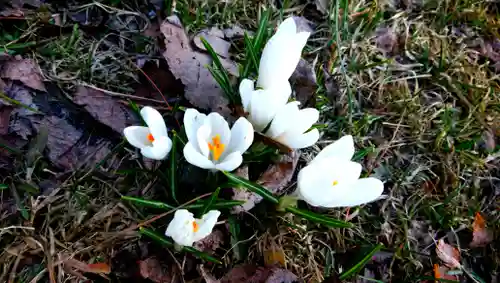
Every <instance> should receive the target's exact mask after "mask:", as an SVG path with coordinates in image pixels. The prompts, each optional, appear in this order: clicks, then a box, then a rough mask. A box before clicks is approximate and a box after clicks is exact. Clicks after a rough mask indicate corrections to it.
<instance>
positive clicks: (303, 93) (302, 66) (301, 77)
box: [290, 59, 318, 107]
mask: <svg viewBox="0 0 500 283" xmlns="http://www.w3.org/2000/svg"><path fill="white" fill-rule="evenodd" d="M290 81H291V82H292V84H293V89H294V90H295V98H296V100H297V101H299V102H300V105H301V106H302V107H306V106H309V105H312V106H314V104H315V96H314V94H315V93H316V90H317V89H318V83H317V81H316V72H315V71H314V65H313V64H309V63H308V62H307V61H306V60H304V59H300V61H299V64H298V65H297V68H296V69H295V71H294V72H293V74H292V76H291V77H290Z"/></svg>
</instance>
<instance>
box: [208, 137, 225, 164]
mask: <svg viewBox="0 0 500 283" xmlns="http://www.w3.org/2000/svg"><path fill="white" fill-rule="evenodd" d="M225 147H226V145H225V144H223V143H221V142H220V135H216V136H215V137H213V138H212V142H211V143H208V149H210V151H211V152H212V157H213V159H214V160H215V161H217V160H219V158H220V156H221V155H222V153H223V152H224V148H225Z"/></svg>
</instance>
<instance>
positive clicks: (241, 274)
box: [200, 264, 304, 283]
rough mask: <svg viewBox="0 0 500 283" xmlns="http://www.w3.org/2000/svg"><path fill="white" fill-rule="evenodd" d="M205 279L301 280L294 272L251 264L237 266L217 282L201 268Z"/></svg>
mask: <svg viewBox="0 0 500 283" xmlns="http://www.w3.org/2000/svg"><path fill="white" fill-rule="evenodd" d="M200 273H202V276H203V278H204V279H205V280H206V281H207V283H242V282H246V283H298V282H304V281H302V280H299V279H298V278H297V276H296V275H295V274H293V273H292V272H290V271H288V270H286V269H282V268H277V267H274V268H266V267H257V266H255V265H251V264H243V265H237V266H235V267H233V268H232V269H231V270H229V272H228V273H227V274H226V275H224V276H223V277H222V278H221V279H219V280H217V279H215V277H214V276H212V275H211V274H210V273H208V272H206V271H205V270H203V269H202V268H201V272H200Z"/></svg>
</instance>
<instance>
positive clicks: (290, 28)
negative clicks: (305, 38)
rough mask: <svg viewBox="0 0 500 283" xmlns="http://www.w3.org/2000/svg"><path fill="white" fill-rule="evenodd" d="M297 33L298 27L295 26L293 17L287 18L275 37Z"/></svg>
mask: <svg viewBox="0 0 500 283" xmlns="http://www.w3.org/2000/svg"><path fill="white" fill-rule="evenodd" d="M296 33H297V25H296V24H295V20H294V19H293V17H288V18H286V19H285V20H284V21H283V22H282V23H281V24H280V25H279V26H278V29H277V30H276V33H275V34H274V36H282V35H284V34H287V35H294V34H296Z"/></svg>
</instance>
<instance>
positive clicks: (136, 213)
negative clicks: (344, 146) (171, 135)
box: [0, 0, 500, 282]
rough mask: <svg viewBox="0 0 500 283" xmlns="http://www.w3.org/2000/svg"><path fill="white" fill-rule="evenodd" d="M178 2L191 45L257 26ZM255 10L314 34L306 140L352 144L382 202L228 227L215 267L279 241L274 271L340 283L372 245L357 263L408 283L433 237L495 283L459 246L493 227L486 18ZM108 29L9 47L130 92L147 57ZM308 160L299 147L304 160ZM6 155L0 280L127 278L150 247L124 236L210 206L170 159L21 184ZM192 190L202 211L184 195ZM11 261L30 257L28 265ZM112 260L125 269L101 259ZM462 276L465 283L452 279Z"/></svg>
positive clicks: (423, 267) (381, 5) (496, 90)
mask: <svg viewBox="0 0 500 283" xmlns="http://www.w3.org/2000/svg"><path fill="white" fill-rule="evenodd" d="M176 2H177V4H176V5H177V6H176V9H177V11H179V12H180V17H181V19H182V21H183V23H184V24H185V25H186V28H187V29H188V30H189V32H190V34H192V33H195V32H197V31H199V30H201V29H203V28H204V27H206V26H213V25H217V26H223V27H225V26H232V25H234V24H238V25H241V26H243V27H245V28H248V29H249V30H252V31H256V30H257V29H258V27H259V25H258V20H257V19H259V18H260V16H261V15H262V12H263V9H262V8H263V5H262V3H261V1H229V2H224V1H219V2H217V3H216V4H214V3H212V2H211V1H202V2H201V3H199V1H189V0H182V1H176ZM197 3H199V4H197ZM408 3H409V4H408ZM109 5H110V6H109V7H111V8H109V9H108V11H109V12H110V13H115V12H117V11H118V10H116V9H119V10H127V9H130V12H133V13H137V12H138V10H137V11H136V10H134V9H135V8H134V7H135V6H133V7H128V6H119V4H117V5H112V4H109ZM266 8H267V9H269V11H270V16H269V21H270V23H273V24H274V23H276V22H277V21H278V20H279V19H280V18H284V17H286V16H288V15H290V14H295V15H300V14H303V15H305V16H306V17H307V18H308V19H310V20H312V21H313V22H314V23H315V24H316V25H317V26H316V29H315V30H316V32H315V33H314V34H313V35H312V38H311V40H310V41H309V44H308V46H307V48H306V52H305V58H306V59H307V60H309V61H312V60H314V59H315V58H318V64H317V72H316V73H317V76H318V77H317V80H318V82H319V86H318V90H317V93H316V94H317V96H318V99H317V105H316V106H317V108H318V109H319V110H320V111H321V117H322V121H320V122H321V123H322V124H324V125H325V127H323V128H322V129H321V131H322V133H323V136H322V140H321V141H320V144H322V145H324V144H327V143H329V142H330V141H332V140H336V139H337V138H339V137H340V136H342V135H344V134H352V135H353V136H354V137H355V142H356V146H357V153H358V154H359V156H358V157H357V158H359V160H360V162H362V163H363V167H364V168H366V172H364V174H366V175H372V174H373V175H375V176H377V177H379V178H381V179H382V180H384V181H386V188H385V192H384V193H385V194H386V195H387V197H386V198H385V199H383V200H380V201H378V202H375V203H372V204H370V205H366V206H361V207H356V208H351V209H350V210H347V209H333V210H328V211H321V212H324V213H325V214H327V215H329V216H331V217H332V218H336V219H341V220H348V221H349V222H351V223H352V224H353V227H351V228H349V229H328V228H325V227H324V226H320V225H317V224H314V223H312V222H309V221H307V220H304V219H301V218H299V217H296V216H294V215H291V214H286V213H274V212H271V211H272V209H269V204H262V205H259V206H258V207H257V208H256V209H254V210H252V211H250V213H249V214H247V215H243V216H240V217H231V218H230V220H228V223H229V225H228V226H230V227H229V228H228V230H229V234H230V238H231V239H230V242H231V243H230V244H227V245H225V246H224V247H223V248H221V250H218V251H217V256H218V257H217V258H221V260H222V261H223V263H224V264H225V265H224V268H225V267H227V268H229V267H230V266H232V265H234V264H235V263H236V262H243V261H247V262H254V263H261V262H262V259H263V254H264V252H265V251H266V250H268V249H269V247H270V246H273V245H276V244H277V245H279V246H280V247H282V248H283V251H284V253H285V259H286V266H287V268H288V269H290V270H291V271H292V272H294V273H295V274H297V275H298V276H299V277H300V278H303V279H304V280H305V281H306V282H322V281H323V280H325V279H326V278H329V277H330V276H334V274H344V276H345V277H347V275H349V276H351V275H352V277H349V278H350V279H346V280H352V282H354V281H355V279H356V276H358V277H357V278H358V279H359V278H361V277H360V276H366V273H360V274H358V275H354V273H353V274H351V273H349V270H353V269H352V268H354V269H356V268H357V267H359V263H360V262H362V263H363V264H364V263H365V261H362V259H366V255H369V252H370V251H371V250H373V249H374V248H376V249H379V248H381V251H380V252H379V253H381V252H383V253H384V254H385V255H386V257H385V259H383V260H380V261H372V262H368V263H367V265H366V267H367V268H368V269H370V270H376V273H377V274H376V275H377V278H378V280H380V281H381V282H422V279H421V278H423V277H425V276H426V277H427V278H432V266H433V264H435V263H440V261H439V259H438V258H437V256H436V254H435V252H434V250H435V242H434V240H435V239H438V238H443V237H446V238H447V240H448V241H449V242H451V243H455V244H459V246H460V251H461V255H462V263H463V264H464V266H465V268H467V269H468V270H469V271H471V272H473V273H474V274H476V275H477V278H480V279H482V280H483V281H484V282H493V281H492V280H493V278H495V276H498V270H499V264H500V258H499V256H498V249H499V248H500V247H499V246H498V243H493V244H491V245H489V246H488V247H487V248H482V249H481V248H479V249H471V248H469V247H468V243H469V242H470V240H471V237H472V222H473V220H474V215H475V213H476V212H478V211H480V212H481V213H482V214H483V215H484V217H485V219H486V221H487V223H488V227H489V228H490V229H491V230H492V231H495V232H496V233H498V229H499V228H500V224H499V223H500V216H499V213H498V204H499V203H498V201H499V199H498V190H499V189H498V185H499V182H498V180H499V171H498V166H499V165H500V164H499V160H498V157H497V156H498V149H499V148H498V146H497V145H496V141H497V139H496V137H497V136H498V133H499V126H500V124H499V123H498V121H500V120H499V119H498V118H500V113H499V108H498V105H499V104H500V86H499V77H498V73H495V70H494V68H492V66H491V65H492V63H494V62H489V61H488V60H487V59H486V58H485V57H484V56H482V55H481V52H480V50H481V44H483V45H484V44H485V43H487V42H489V41H491V40H492V38H493V39H494V38H499V36H498V27H499V21H498V8H496V9H497V10H495V7H494V4H493V3H487V2H484V1H468V0H446V1H438V2H435V1H401V2H400V1H367V0H354V1H331V6H330V15H329V16H324V15H321V14H319V13H318V12H317V11H316V10H315V7H314V5H313V4H307V5H305V4H303V1H283V4H282V6H279V5H278V4H276V6H266ZM346 11H348V12H346ZM16 25H18V24H16ZM36 26H37V24H35V23H33V22H31V21H29V22H27V23H26V24H23V25H19V26H16V28H12V29H4V30H5V31H6V34H4V35H2V37H0V40H1V42H2V44H3V45H5V46H6V47H8V46H9V44H8V43H9V42H12V44H14V43H15V44H22V43H30V42H32V41H33V38H35V36H36V34H37V32H38V30H37V29H35V28H33V27H36ZM11 31H12V32H11ZM7 32H8V34H7ZM113 33H114V32H113V31H110V30H107V31H103V32H98V33H91V32H88V31H86V30H84V29H82V28H81V27H79V26H77V25H75V26H71V27H70V28H69V29H64V32H62V33H61V34H58V35H57V36H53V37H50V39H51V40H50V41H49V42H44V41H42V43H41V44H40V45H37V46H35V47H33V46H32V45H31V43H30V44H28V46H23V45H17V47H16V48H13V49H12V50H13V51H15V52H16V53H17V54H22V55H23V56H31V57H33V58H36V59H37V62H38V63H39V64H40V65H41V66H42V68H43V69H44V74H45V75H46V76H47V78H48V79H49V80H51V81H52V82H55V83H57V84H59V85H60V86H62V87H63V88H64V89H65V90H67V91H68V93H69V92H70V91H71V89H72V88H73V87H74V84H75V82H85V83H88V84H92V85H96V86H98V87H101V88H103V89H107V90H110V91H115V92H119V93H132V92H133V82H135V81H137V80H138V79H137V78H138V73H137V67H136V66H135V65H134V63H132V62H135V58H136V56H137V54H138V53H148V52H151V54H153V53H154V50H156V49H155V48H157V46H156V43H155V42H154V41H151V40H145V41H144V42H145V44H144V45H141V46H140V48H139V47H138V50H130V49H127V48H126V47H125V46H124V45H116V44H113V43H112V41H107V40H106V36H109V34H113ZM135 36H136V35H134V34H133V33H130V34H127V36H126V37H127V38H126V40H128V41H133V40H134V38H136V37H135ZM19 39H21V40H19ZM18 41H19V42H18ZM137 42H138V41H137ZM19 46H20V47H19ZM18 47H19V48H18ZM236 58H237V59H238V58H244V54H236ZM181 133H182V131H179V138H178V140H177V141H178V142H177V149H176V150H177V151H176V153H177V154H176V158H177V159H179V160H181V159H182V154H181V152H182V151H181V147H182V143H181V141H183V140H185V138H184V137H182V134H181ZM0 147H3V146H2V144H0ZM319 149H320V147H318V146H315V147H314V148H311V149H308V150H305V151H304V154H303V161H306V160H310V159H311V158H312V156H314V154H315V152H317V151H318V150H319ZM18 156H19V157H17V159H16V162H15V165H16V171H15V173H9V174H8V175H6V174H2V175H1V176H2V177H1V178H0V197H1V201H2V203H5V204H6V205H10V207H14V211H13V212H11V213H3V212H2V216H1V217H0V220H1V222H2V225H1V226H2V227H3V228H2V230H0V234H1V239H0V243H1V245H2V247H3V250H2V252H1V254H0V261H2V262H5V264H4V265H3V267H2V269H0V281H2V282H7V280H8V279H9V278H13V279H12V280H14V278H16V281H11V282H33V281H32V280H33V278H34V277H36V276H39V277H40V278H43V280H45V281H47V280H48V279H49V274H51V273H52V274H59V275H60V276H62V277H64V278H65V279H70V278H74V276H75V275H74V274H73V275H72V274H70V273H67V272H66V271H65V270H64V268H63V265H61V264H60V263H59V259H60V258H61V257H63V256H67V255H70V256H72V257H75V258H79V259H80V260H82V261H85V262H89V263H90V262H108V263H112V264H115V265H112V266H113V268H114V271H116V274H118V275H120V274H121V275H123V274H128V273H127V272H132V271H133V270H135V269H134V264H135V259H136V258H141V257H144V255H142V254H141V248H140V246H146V247H148V249H149V250H154V249H155V248H156V249H157V250H158V246H157V245H156V244H155V243H151V242H147V241H146V240H144V238H139V233H138V232H137V229H136V228H137V227H138V226H141V227H143V226H142V225H141V224H143V225H144V226H153V227H154V228H155V229H159V231H164V229H165V228H166V223H168V222H167V219H168V218H167V217H168V215H169V214H170V213H172V212H173V209H175V207H178V204H182V203H184V204H185V203H187V202H190V201H191V200H192V203H189V204H187V205H192V206H193V207H194V208H195V209H197V212H201V211H203V210H204V209H205V208H204V207H205V203H206V202H207V201H210V202H213V201H214V200H213V199H211V195H212V192H213V191H214V190H215V188H205V187H203V186H201V185H200V184H199V183H194V182H192V181H191V180H188V179H186V176H184V175H183V174H184V173H183V172H186V171H187V170H193V169H189V168H184V167H183V166H182V165H180V166H179V168H176V170H174V169H173V168H172V164H168V162H166V163H165V164H162V165H161V166H160V167H158V168H150V167H148V165H147V164H145V163H144V161H143V160H140V159H135V158H132V157H133V156H134V153H133V152H130V151H128V150H125V149H123V148H120V149H119V150H117V151H116V152H113V156H109V157H108V158H107V160H103V162H102V166H100V168H94V169H92V170H90V171H78V172H71V173H70V174H62V175H61V174H60V173H54V172H52V171H51V169H50V167H45V166H44V165H43V162H41V163H35V164H36V165H35V166H34V167H35V168H34V169H33V172H34V173H33V174H32V180H27V179H26V177H25V176H26V171H27V168H26V165H25V164H26V163H25V161H26V160H25V159H24V157H23V156H22V154H20V155H18ZM114 165H117V166H114ZM37 166H40V167H37ZM117 167H118V168H119V170H118V171H116V169H114V168H117ZM131 168H132V169H131ZM0 170H1V169H0ZM194 171H195V172H189V174H199V178H200V179H201V180H209V178H211V177H210V176H206V175H203V173H200V172H197V171H196V170H194ZM176 174H177V175H176ZM61 176H62V177H61ZM171 176H174V178H172V177H171ZM197 176H198V175H197ZM56 177H57V178H56ZM43 180H52V181H53V182H56V184H55V185H54V186H52V188H51V189H49V190H48V191H45V192H43V193H42V194H41V196H40V191H42V189H41V188H39V187H40V186H39V185H38V184H39V183H40V182H41V181H43ZM29 186H31V187H34V188H35V190H34V191H33V190H29V189H27V188H29ZM172 188H174V191H171V189H172ZM186 188H189V191H188V190H187V189H186ZM37 191H38V192H37ZM174 193H175V194H174ZM221 193H222V192H221ZM174 195H175V201H173V199H172V197H173V196H174ZM200 195H201V196H204V199H203V200H201V199H196V198H195V196H200ZM11 196H12V197H11ZM123 196H137V197H141V198H144V199H148V200H157V201H159V202H165V203H167V204H168V205H167V206H162V205H163V204H155V205H159V206H162V209H161V210H158V209H155V208H154V205H153V204H151V206H153V208H151V207H149V208H147V207H145V206H142V205H138V204H136V203H133V202H123V201H122V199H121V198H122V197H123ZM12 198H14V200H12ZM193 198H194V199H193ZM28 204H29V205H28ZM27 208H28V209H27ZM2 210H3V208H2ZM16 210H18V211H19V213H17V211H16ZM20 215H22V216H23V217H24V218H21V217H20ZM144 223H146V224H144ZM32 228H34V229H32ZM379 244H383V247H381V246H379ZM19 251H22V252H23V253H24V252H29V257H22V256H21V253H20V252H19ZM162 251H163V252H161V253H158V255H159V256H160V257H161V259H162V260H164V261H166V262H169V263H172V264H176V262H177V261H178V259H180V260H186V259H188V258H189V256H187V255H178V256H177V258H178V259H176V258H175V257H172V256H171V255H170V254H168V253H166V252H164V250H162ZM233 254H234V257H233ZM117 255H126V256H128V257H131V258H133V259H134V260H133V262H132V263H129V262H126V261H124V262H120V263H119V264H116V263H113V262H114V260H115V259H116V258H117ZM245 255H248V257H245ZM219 256H220V257H219ZM235 258H236V259H235ZM27 259H29V260H30V261H31V262H30V263H29V264H26V263H25V262H26V261H27ZM238 259H239V261H238ZM350 259H353V261H350ZM15 266H22V268H21V269H20V271H19V272H18V273H17V274H16V273H15V272H13V271H12V270H14V271H16V268H15ZM135 268H136V267H135ZM214 271H215V272H216V273H217V272H222V271H221V270H218V269H217V268H214ZM346 272H347V273H346ZM222 273H223V272H222ZM345 274H347V275H345ZM118 275H116V276H118ZM113 276H115V275H113ZM186 276H187V277H189V276H192V274H186ZM118 277H119V276H118ZM341 277H342V275H341ZM342 278H343V277H342ZM463 278H469V281H470V282H473V281H471V280H472V279H470V277H468V276H466V275H463ZM476 280H479V279H476ZM39 282H42V281H39ZM325 282H326V281H325ZM346 282H350V281H346ZM478 282H480V281H478Z"/></svg>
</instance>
